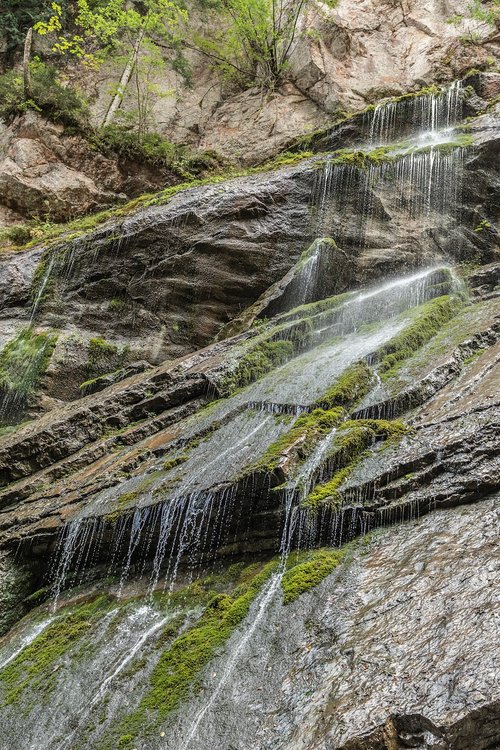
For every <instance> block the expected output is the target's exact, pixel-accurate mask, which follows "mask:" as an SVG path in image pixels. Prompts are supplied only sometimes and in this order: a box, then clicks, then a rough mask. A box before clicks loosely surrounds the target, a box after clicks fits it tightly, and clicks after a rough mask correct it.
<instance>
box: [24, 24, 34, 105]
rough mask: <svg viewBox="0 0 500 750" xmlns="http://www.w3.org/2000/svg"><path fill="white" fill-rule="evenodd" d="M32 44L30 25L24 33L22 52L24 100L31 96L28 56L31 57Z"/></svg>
mask: <svg viewBox="0 0 500 750" xmlns="http://www.w3.org/2000/svg"><path fill="white" fill-rule="evenodd" d="M32 44H33V28H32V27H31V26H30V28H29V29H28V31H27V33H26V38H25V40H24V54H23V80H24V98H25V99H26V100H28V99H32V98H33V93H32V91H31V73H30V58H31V46H32Z"/></svg>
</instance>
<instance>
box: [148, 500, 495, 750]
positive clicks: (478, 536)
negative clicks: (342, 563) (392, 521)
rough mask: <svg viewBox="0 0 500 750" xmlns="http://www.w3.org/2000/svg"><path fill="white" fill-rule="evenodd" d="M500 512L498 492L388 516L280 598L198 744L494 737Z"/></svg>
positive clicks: (479, 744) (476, 740)
mask: <svg viewBox="0 0 500 750" xmlns="http://www.w3.org/2000/svg"><path fill="white" fill-rule="evenodd" d="M498 513H499V508H498V497H497V498H496V500H493V499H490V500H487V501H484V502H482V503H479V504H478V505H476V506H473V507H466V508H462V509H460V510H459V511H457V510H448V511H442V512H438V513H435V514H433V515H431V516H429V517H428V518H426V519H422V520H421V521H415V522H413V523H411V524H405V525H403V526H401V527H399V528H398V529H391V530H386V531H385V532H383V533H381V534H380V536H378V537H377V539H376V541H374V542H373V543H372V544H371V545H370V546H368V548H367V549H366V551H365V553H364V554H359V556H357V557H356V558H355V559H354V560H353V561H352V562H351V564H350V565H347V566H346V568H345V570H344V571H342V572H341V573H340V574H338V575H333V576H331V577H330V578H328V579H327V580H326V581H324V583H322V584H320V586H319V587H318V588H316V589H315V590H314V592H311V593H310V594H305V595H303V596H302V597H301V599H300V601H298V602H296V603H293V604H291V605H287V606H286V607H283V606H282V605H280V604H279V603H278V602H277V603H276V604H275V605H274V606H272V607H270V608H269V610H268V611H267V612H266V616H265V619H264V620H262V621H261V622H259V624H258V626H257V630H256V633H255V634H254V636H253V639H252V645H251V646H250V645H249V646H248V648H247V649H245V650H244V651H243V653H242V655H241V660H240V661H239V663H238V669H237V671H236V670H235V671H234V672H233V673H232V674H230V676H229V678H228V681H227V682H226V684H225V689H224V691H221V692H220V693H219V694H216V695H215V700H214V701H213V703H211V704H210V705H209V709H208V711H206V712H205V713H204V715H203V719H202V721H201V722H200V724H199V727H198V730H197V733H196V735H195V736H194V737H193V738H192V741H191V744H190V747H192V748H193V750H199V749H201V748H204V747H211V746H212V745H213V744H215V742H216V738H217V741H219V742H221V743H223V746H224V745H226V746H228V747H232V746H236V747H238V746H243V747H254V748H256V749H257V748H258V749H259V750H263V749H264V748H273V750H274V749H275V748H276V750H278V748H280V749H281V748H287V749H289V750H298V749H299V748H300V749H301V750H302V749H303V748H307V749H308V750H309V749H311V750H312V748H318V750H319V749H320V748H321V750H323V749H325V750H326V748H328V749H330V748H335V750H337V748H338V749H339V750H340V749H342V750H393V749H394V750H399V748H407V747H416V748H419V750H428V749H429V750H430V748H432V749H433V750H434V748H439V750H452V749H453V750H458V749H459V748H460V749H462V750H476V748H495V747H496V746H497V745H498V743H499V742H500V726H499V713H498V682H497V678H498V667H499V665H498V660H497V655H496V654H495V653H494V650H492V649H491V648H490V647H489V639H490V638H492V639H493V640H495V638H496V635H495V633H496V624H495V614H494V605H493V601H492V593H493V588H494V586H495V576H496V575H498V557H497V556H496V555H495V554H494V550H495V548H496V540H495V535H496V528H497V525H498V521H499V517H498ZM485 613H487V614H485ZM243 637H244V631H242V632H238V633H237V634H236V635H235V636H234V640H233V641H232V642H230V644H229V648H228V651H227V653H228V654H230V653H231V650H233V649H235V648H237V644H238V642H241V639H242V638H243ZM230 658H231V657H230V656H226V655H222V656H220V657H219V658H218V659H215V660H214V661H213V663H212V665H211V670H210V674H206V676H205V680H204V683H203V690H202V693H201V696H199V697H198V698H195V699H193V700H192V701H190V702H189V703H188V704H187V705H186V706H185V707H184V710H183V713H182V716H180V715H179V716H178V717H177V720H176V721H175V723H174V724H173V726H171V727H170V731H169V734H168V738H167V739H166V747H168V748H174V747H177V746H178V745H177V744H176V743H179V742H181V741H182V739H181V738H182V737H183V736H185V735H186V734H187V733H188V732H189V728H190V727H191V726H192V724H193V722H195V721H196V719H197V717H198V716H199V715H200V713H199V712H200V711H201V710H202V709H203V708H204V706H205V705H206V700H207V696H211V695H214V693H215V692H216V690H217V685H218V682H219V675H221V674H224V671H225V670H226V669H227V664H228V661H229V660H230ZM263 675H265V678H264V679H263ZM492 699H494V700H492ZM250 707H252V708H251V709H250ZM473 707H474V708H473ZM378 725H383V726H381V727H380V729H379V728H378ZM146 747H147V748H148V749H149V748H159V747H160V744H159V743H158V742H157V741H154V740H153V741H151V742H150V743H149V744H147V745H146Z"/></svg>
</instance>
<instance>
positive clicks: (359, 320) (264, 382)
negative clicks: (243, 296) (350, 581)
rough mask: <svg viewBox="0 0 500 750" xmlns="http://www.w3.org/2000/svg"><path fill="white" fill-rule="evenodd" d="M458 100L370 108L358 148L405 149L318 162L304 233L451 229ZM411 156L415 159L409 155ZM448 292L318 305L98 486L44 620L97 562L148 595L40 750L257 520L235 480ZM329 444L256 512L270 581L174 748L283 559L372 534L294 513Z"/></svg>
mask: <svg viewBox="0 0 500 750" xmlns="http://www.w3.org/2000/svg"><path fill="white" fill-rule="evenodd" d="M461 103H462V92H461V88H460V85H456V86H454V87H452V88H450V89H449V90H448V91H447V92H445V93H442V94H426V95H423V96H419V97H415V98H413V99H407V100H403V101H401V102H389V103H386V104H382V105H380V106H379V107H377V108H375V110H374V112H373V113H372V117H371V121H370V125H369V136H368V140H369V144H368V148H367V150H368V151H369V149H370V148H372V149H373V148H375V147H379V146H381V145H384V146H386V145H390V144H391V141H395V139H396V137H397V135H398V123H399V121H400V120H401V119H403V120H405V121H406V120H407V121H408V122H412V123H413V125H412V127H413V132H412V136H413V137H414V139H415V140H414V143H413V145H412V148H410V149H409V150H407V149H406V147H402V146H401V144H398V145H397V147H396V145H395V149H394V150H395V153H396V152H397V151H398V150H399V154H398V155H397V156H395V158H394V159H393V160H389V161H387V162H385V161H383V162H382V163H372V162H370V160H368V161H367V163H366V165H365V166H364V168H363V169H359V168H358V167H357V166H355V165H352V164H339V163H336V162H335V158H332V159H327V161H326V164H325V167H324V169H323V171H322V172H321V174H320V176H319V178H318V180H317V182H316V185H315V188H314V194H313V196H312V202H313V203H314V204H315V208H316V216H317V231H316V233H317V235H318V236H321V237H327V236H328V237H332V238H333V239H334V240H335V241H336V242H337V244H338V245H339V246H340V247H343V245H344V242H347V244H348V245H350V246H351V247H355V248H356V250H360V249H362V247H363V243H364V241H365V239H364V238H365V236H366V232H367V230H368V228H369V225H370V222H372V221H374V220H375V218H376V212H377V211H380V206H378V205H376V204H377V200H376V198H377V196H375V190H380V191H381V193H383V192H384V191H386V192H389V191H390V192H391V193H392V199H393V200H394V201H396V202H398V205H399V207H400V208H401V209H404V212H406V216H407V218H408V222H409V223H410V222H411V223H412V225H421V226H423V227H424V228H425V229H432V227H431V224H432V214H433V213H436V212H439V213H440V214H445V215H447V216H449V217H450V223H451V220H455V219H456V214H455V213H454V212H455V207H456V205H457V204H458V203H459V197H460V189H461V187H460V179H459V175H460V159H461V149H460V147H457V148H452V149H450V150H449V151H442V150H440V149H439V147H436V146H435V144H436V143H437V142H438V141H439V138H441V134H442V131H443V130H447V129H448V130H449V129H450V128H452V127H453V126H454V125H455V124H456V122H457V121H458V120H459V118H460V116H461ZM433 139H434V140H433ZM393 145H394V144H393ZM422 146H428V149H427V148H426V150H424V151H421V150H420V151H419V150H418V149H419V148H421V147H422ZM357 202H359V203H360V204H361V211H358V212H357V213H358V214H359V219H358V220H355V219H353V218H352V217H353V216H355V215H356V212H355V211H351V210H350V207H352V206H354V205H355V204H356V203H357ZM339 217H340V218H339ZM429 241H430V240H429ZM323 250H324V247H323V246H322V245H321V243H320V242H317V243H316V245H315V247H314V250H313V252H312V253H310V254H309V256H308V257H305V258H304V260H303V264H302V266H301V269H300V274H299V275H298V276H297V279H298V281H297V283H296V285H295V287H293V289H294V300H293V304H291V305H290V307H295V306H297V305H302V304H303V303H306V302H309V301H310V300H311V298H312V296H314V291H312V290H317V288H318V285H319V284H320V282H321V280H322V279H321V276H322V271H321V263H320V259H321V257H322V253H323ZM54 257H55V256H54ZM73 262H74V255H72V256H71V257H70V258H69V260H68V261H67V264H66V271H67V272H68V273H69V272H70V271H71V265H72V263H73ZM51 272H52V265H51V264H50V263H49V266H48V268H47V274H46V276H44V278H43V279H42V283H41V285H40V287H39V292H38V295H37V297H36V299H35V302H34V305H33V310H32V320H33V319H34V317H35V315H36V312H37V309H38V305H39V302H40V300H41V298H42V296H43V293H44V289H45V287H46V284H47V283H48V280H49V277H50V274H51ZM291 288H292V287H291ZM452 288H453V279H452V278H451V276H450V271H449V269H447V268H444V267H442V266H441V267H437V266H436V267H431V268H425V269H424V270H419V271H418V272H416V273H414V274H413V275H411V276H404V277H401V278H394V279H391V280H389V281H387V282H385V283H383V284H382V285H379V286H376V287H373V288H370V289H368V290H365V291H362V292H356V293H351V294H350V295H349V296H348V297H347V298H345V299H343V300H342V301H341V302H339V303H338V304H335V305H332V307H331V308H329V307H328V305H325V306H324V307H320V308H318V309H314V310H312V311H309V312H308V315H307V318H306V317H304V320H305V321H306V323H307V339H306V340H307V343H306V344H304V346H303V348H302V349H298V350H297V351H295V352H294V354H293V357H292V356H291V355H290V357H289V359H288V361H285V362H282V363H281V364H280V366H276V367H275V368H274V369H273V370H272V371H271V372H270V373H269V372H268V373H264V374H263V375H262V376H261V377H259V378H258V379H257V380H256V381H255V382H251V383H250V384H248V385H246V386H244V387H242V388H241V389H240V390H239V391H237V392H235V393H233V395H232V396H230V397H228V398H225V399H222V400H221V401H220V402H218V403H216V404H214V405H213V406H211V407H210V410H207V412H206V413H200V414H199V415H196V416H194V417H189V418H187V419H186V420H185V422H184V423H182V425H181V427H180V429H179V433H178V436H177V437H176V438H175V440H172V441H171V443H170V444H167V445H166V448H165V451H164V453H162V452H161V451H158V452H157V454H156V453H154V452H152V457H151V458H150V459H148V462H147V464H146V465H147V470H144V472H143V473H142V474H141V473H140V471H142V470H140V469H139V470H138V472H137V473H136V474H133V475H132V476H129V477H127V478H125V479H123V480H122V481H121V482H120V484H119V485H113V486H111V487H107V488H105V489H102V490H100V491H99V492H98V493H96V495H95V496H93V497H92V498H91V499H90V500H89V501H88V502H87V503H86V505H85V506H84V508H83V510H79V511H78V512H77V513H76V514H75V516H74V517H73V518H72V519H70V521H69V522H68V523H66V524H65V526H64V527H63V531H62V534H61V536H60V538H59V542H58V548H57V550H56V554H55V557H54V560H53V568H52V579H53V590H52V596H53V605H54V608H57V607H58V606H59V604H60V597H61V594H62V592H63V590H64V589H65V588H66V587H67V585H68V584H69V583H71V584H78V583H82V582H85V581H86V577H87V575H88V573H89V571H90V572H91V571H92V569H93V568H94V567H96V566H99V565H100V566H103V568H105V570H106V572H107V573H108V574H110V575H114V576H116V578H117V580H118V583H117V587H116V596H117V598H118V599H122V600H123V598H126V595H127V592H128V588H127V587H128V586H129V584H130V581H131V579H134V578H140V577H141V576H145V577H146V579H147V585H146V589H147V593H148V595H149V597H150V598H149V603H148V606H147V607H146V608H145V609H144V610H142V609H139V610H137V611H134V612H133V613H132V614H130V615H127V620H126V623H125V625H122V626H116V624H115V625H113V628H115V630H116V632H117V633H118V636H116V633H115V635H114V636H113V638H111V642H112V644H113V658H112V659H110V661H109V663H107V664H106V666H105V669H101V670H99V669H98V666H97V665H96V666H95V672H96V674H98V678H99V687H98V689H97V690H94V691H93V692H92V694H91V695H90V697H89V695H87V694H85V693H84V691H83V690H82V688H81V686H78V689H77V694H78V695H79V696H82V701H86V705H85V708H84V709H82V708H79V709H78V711H76V713H75V715H74V716H73V719H72V725H71V727H70V726H69V724H68V727H67V728H66V729H64V728H63V729H62V730H61V731H59V729H58V730H57V731H56V732H54V735H53V737H51V738H50V742H51V743H52V745H51V746H53V747H56V748H59V750H63V749H64V748H67V747H70V746H71V742H72V740H73V737H74V736H75V735H76V734H77V732H78V731H79V730H80V728H81V726H82V725H83V724H84V723H85V722H86V721H87V720H88V721H91V720H92V716H93V715H94V714H93V711H94V710H98V709H99V707H100V706H101V705H104V704H105V701H106V700H107V698H108V697H109V693H110V692H111V691H110V688H111V687H112V685H113V684H114V683H115V681H117V680H119V679H120V678H121V677H122V676H123V675H125V674H126V672H127V669H128V668H129V666H130V664H131V663H132V662H133V661H134V660H135V659H136V658H138V657H139V656H140V655H141V653H142V651H143V649H145V648H146V645H147V644H148V643H149V642H150V641H152V642H154V641H155V639H156V638H159V637H160V634H161V631H162V629H163V628H164V627H165V626H166V625H167V624H168V622H169V621H170V619H171V618H172V614H171V613H169V614H168V615H165V614H164V613H161V615H160V613H159V612H158V611H157V610H155V609H154V607H153V602H154V599H153V597H154V595H155V594H156V593H158V591H159V590H160V589H163V590H164V591H165V590H166V591H168V592H170V594H173V593H174V592H175V588H176V585H177V583H178V580H179V577H180V571H182V572H186V571H187V574H186V575H185V580H189V581H191V580H193V579H195V578H196V576H197V573H198V571H199V570H200V569H201V566H202V564H203V565H205V568H204V569H206V567H209V564H210V563H211V562H212V561H213V559H215V558H216V557H217V555H218V554H219V553H221V550H222V553H221V554H226V553H227V554H232V553H233V551H234V550H236V551H237V552H239V551H241V550H243V551H246V550H245V528H246V527H247V526H248V525H249V524H250V523H251V522H252V520H253V515H254V513H255V515H256V516H257V515H258V513H257V511H256V510H255V507H256V508H257V510H258V511H259V512H261V511H262V507H264V509H265V511H266V512H269V505H270V503H269V497H270V485H269V481H268V480H267V479H266V480H264V481H263V480H262V476H261V474H259V470H258V468H255V470H254V472H253V473H252V472H250V473H248V474H245V469H246V468H247V467H248V466H250V467H258V465H259V464H258V462H259V459H260V458H261V457H262V456H263V455H264V454H265V453H266V450H267V449H269V448H270V447H271V446H272V445H274V444H275V443H276V442H277V441H278V440H279V438H280V437H281V436H283V435H285V434H286V433H288V432H289V431H290V429H291V428H292V427H293V426H294V425H295V424H296V423H297V420H298V419H300V417H301V416H304V415H310V414H312V413H313V412H314V411H315V410H316V409H318V408H320V407H321V398H322V396H323V394H324V393H325V392H327V391H328V389H329V388H330V387H331V386H332V385H334V384H335V383H336V382H337V381H338V380H339V378H341V376H342V375H343V374H344V373H345V372H346V371H347V370H348V368H349V367H350V366H351V365H353V363H356V362H359V361H363V362H367V361H368V362H370V361H371V358H372V357H373V356H374V353H375V352H377V351H378V350H379V349H380V347H383V346H384V345H386V344H387V343H388V342H390V341H391V340H392V339H393V338H394V337H395V336H396V335H397V334H399V333H400V332H401V331H402V330H403V329H404V327H405V326H406V325H407V324H408V321H409V320H411V315H412V311H413V308H416V307H418V306H419V305H421V304H423V303H425V302H427V301H428V300H430V299H432V298H434V297H436V296H438V294H440V293H447V292H449V291H450V290H451V289H452ZM294 315H299V313H296V312H295V311H294V312H293V313H292V312H290V311H288V312H285V313H282V314H281V315H278V316H277V317H276V320H275V325H276V326H277V328H278V329H279V331H278V333H279V336H281V337H282V338H281V339H278V341H282V342H285V343H291V342H292V341H293V330H294V329H293V326H292V324H293V321H294V318H293V316H294ZM304 315H305V314H304ZM265 325H266V324H264V327H265ZM287 326H290V327H289V328H287ZM304 328H306V326H304ZM290 331H292V333H290ZM251 343H252V342H251V341H250V344H251ZM272 343H275V342H274V341H273V342H272ZM373 380H374V388H379V389H381V388H382V381H381V379H380V377H378V373H377V372H376V370H374V379H373ZM179 436H180V437H179ZM336 438H337V427H332V428H331V429H328V430H327V431H326V432H325V433H322V435H321V437H320V439H318V441H317V442H316V444H315V445H314V446H313V449H312V450H311V451H310V452H309V453H308V454H305V457H303V460H301V461H300V462H299V463H298V465H295V466H294V467H293V468H292V469H291V470H290V472H289V473H286V472H283V476H282V477H281V480H282V484H281V486H278V487H273V488H272V489H273V490H276V489H277V490H279V492H276V495H275V496H276V497H279V498H280V502H281V507H279V508H278V509H277V510H276V509H274V510H275V511H276V512H274V514H271V513H270V512H269V515H268V516H266V519H271V520H270V521H269V523H270V524H274V529H273V531H274V532H275V539H274V541H273V544H274V548H273V549H274V550H275V551H276V552H278V553H279V557H280V561H279V563H278V566H277V572H276V573H274V574H273V575H271V576H270V578H269V579H268V581H267V582H266V583H264V584H263V586H262V588H261V591H260V593H259V594H258V595H257V596H256V598H255V600H254V602H253V605H252V607H251V609H250V616H249V617H248V618H247V620H246V621H245V623H244V625H243V627H242V628H241V629H240V631H239V632H238V633H237V640H236V637H235V647H234V649H233V651H232V652H231V654H230V655H229V656H228V657H227V658H226V660H225V662H224V664H223V669H222V670H221V673H220V674H219V675H218V677H217V679H215V677H214V681H213V683H212V690H211V693H210V695H209V696H208V697H207V699H206V700H205V701H204V702H203V704H202V706H201V708H200V710H199V711H198V712H197V713H196V714H195V716H194V717H192V721H190V723H189V726H188V728H187V731H186V732H185V734H184V736H183V737H182V738H181V739H180V740H179V743H178V745H177V747H178V748H180V750H191V749H192V747H200V746H201V745H200V743H199V742H198V734H199V732H200V730H201V728H202V727H203V725H204V724H206V722H207V721H208V718H209V716H210V714H211V712H213V711H215V710H216V707H217V702H218V701H219V700H220V697H221V695H222V694H223V692H224V690H225V689H226V687H227V685H228V683H229V682H230V680H231V677H232V676H233V675H234V672H235V669H236V667H237V666H238V663H239V661H240V659H241V658H242V657H243V656H244V654H245V653H246V652H247V651H248V649H249V645H250V644H251V642H252V639H254V638H255V636H256V634H257V633H258V631H259V628H260V627H262V626H264V622H265V619H266V613H267V612H268V611H269V608H270V607H271V606H274V605H275V604H277V603H278V604H279V602H278V592H279V591H280V588H281V580H282V576H283V574H284V572H285V570H286V567H287V561H288V557H289V553H290V551H291V549H292V548H293V547H294V546H298V547H300V548H307V547H309V546H310V545H313V544H317V543H318V540H324V539H327V540H328V541H329V542H330V543H331V544H341V543H342V542H343V541H344V540H345V539H350V538H352V537H353V536H355V535H356V534H358V533H365V532H366V531H368V530H369V528H370V524H369V521H368V520H367V518H366V517H365V516H364V515H363V514H362V513H358V509H357V508H356V507H355V503H354V502H353V505H352V507H351V506H349V507H346V508H342V509H341V510H342V512H339V513H334V514H331V515H330V516H329V517H326V516H324V517H323V516H322V517H318V518H317V519H311V517H310V515H309V514H308V513H307V512H306V511H305V510H304V508H303V503H304V501H305V499H306V498H307V497H308V495H309V494H310V493H311V491H312V490H313V488H314V487H315V485H316V484H318V483H319V482H322V481H323V480H324V479H325V477H327V475H328V472H329V471H330V472H331V468H332V467H331V466H329V464H328V461H329V459H330V452H331V450H332V447H333V446H334V445H335V441H336ZM165 459H167V460H165ZM266 482H267V483H266ZM263 498H264V501H263ZM254 502H255V503H256V505H255V506H254V505H253V504H252V503H254ZM259 502H260V506H259ZM325 519H326V520H325ZM381 522H382V523H383V522H384V518H383V517H382V518H381ZM323 523H326V524H327V525H328V528H327V529H326V530H325V529H319V528H317V526H318V525H320V524H323ZM259 531H261V530H260V529H259ZM270 548H271V545H269V549H270ZM101 570H102V568H101ZM113 611H114V610H113ZM54 617H57V615H54ZM113 618H114V615H111V614H110V615H109V622H108V621H106V623H105V624H102V626H101V627H102V633H103V634H105V633H107V634H108V635H107V636H106V637H108V636H109V631H108V628H111V626H112V621H113ZM52 621H53V618H49V619H48V620H47V621H46V622H45V623H43V624H42V623H40V626H39V627H40V628H41V629H40V630H34V631H33V633H28V634H27V635H26V638H25V639H24V640H21V641H20V643H19V646H18V647H17V648H16V649H15V650H14V651H12V652H11V653H10V654H7V656H6V657H5V658H4V661H3V662H0V669H2V668H4V667H5V666H8V665H9V664H10V663H11V662H12V661H14V660H15V659H16V657H17V656H18V654H19V653H20V652H21V651H22V649H24V648H26V646H27V645H29V643H31V642H32V641H33V639H34V638H36V637H37V636H38V635H39V634H40V633H41V632H42V631H43V629H44V628H45V627H47V626H48V625H50V623H51V622H52ZM113 632H114V631H113ZM120 637H121V638H122V639H123V644H121V643H120ZM103 638H104V635H103ZM152 661H153V659H152ZM116 710H118V708H116ZM75 727H76V728H75ZM63 731H66V736H65V737H63V736H62V732H63ZM32 735H33V737H32V740H30V741H31V744H29V745H28V746H29V747H30V748H34V747H37V744H36V743H37V742H39V738H38V737H37V735H36V731H35V730H33V733H32ZM195 743H196V744H195ZM48 746H49V745H47V743H46V742H45V744H39V747H40V748H42V747H43V748H45V747H48ZM157 746H158V747H162V744H161V743H160V744H159V745H157ZM155 747H156V746H155ZM169 747H171V745H169Z"/></svg>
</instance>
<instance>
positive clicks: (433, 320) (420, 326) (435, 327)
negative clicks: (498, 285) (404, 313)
mask: <svg viewBox="0 0 500 750" xmlns="http://www.w3.org/2000/svg"><path fill="white" fill-rule="evenodd" d="M460 304H461V302H460V300H458V299H457V298H455V297H452V296H450V295H444V296H442V297H436V298H435V299H432V300H430V301H429V302H426V303H425V304H424V305H421V306H420V307H419V308H417V310H416V312H415V319H414V321H413V322H412V323H410V325H409V326H407V327H406V328H405V329H404V330H403V331H401V333H399V334H397V335H396V336H394V338H392V339H391V340H390V341H389V342H388V343H387V344H385V345H384V346H382V347H381V348H380V349H379V350H378V351H377V354H376V359H377V361H378V363H379V364H378V370H379V372H380V373H381V374H382V377H384V378H387V377H388V376H389V375H392V374H393V373H394V372H395V370H396V369H397V368H398V367H399V366H400V365H401V364H402V362H404V361H405V360H406V359H409V358H410V357H412V356H413V355H414V354H415V352H416V351H417V350H418V349H420V347H421V346H423V345H424V344H425V343H427V342H428V341H430V339H431V338H432V337H433V336H435V335H436V333H438V331H439V330H440V329H441V328H442V327H443V326H444V325H445V324H446V323H448V321H450V320H451V318H453V316H454V315H455V314H456V312H457V311H458V309H459V307H460Z"/></svg>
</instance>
